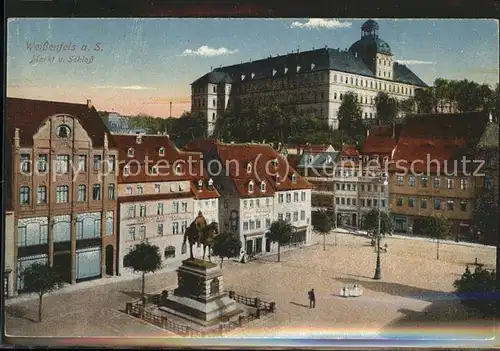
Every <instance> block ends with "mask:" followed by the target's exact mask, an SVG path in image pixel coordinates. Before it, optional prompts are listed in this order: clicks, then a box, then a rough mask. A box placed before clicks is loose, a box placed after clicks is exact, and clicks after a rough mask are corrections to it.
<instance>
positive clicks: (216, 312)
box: [160, 259, 243, 326]
mask: <svg viewBox="0 0 500 351" xmlns="http://www.w3.org/2000/svg"><path fill="white" fill-rule="evenodd" d="M177 280H178V287H177V289H175V290H174V294H173V295H170V296H168V298H167V299H166V301H165V303H164V306H162V307H160V310H162V311H165V312H168V313H171V314H174V315H176V316H179V317H182V318H185V319H187V320H190V321H192V322H195V323H198V324H201V325H204V326H208V325H213V324H216V323H219V322H220V321H222V320H225V319H231V318H233V317H237V316H238V315H240V314H241V313H243V311H242V310H241V309H239V308H238V307H237V306H236V302H235V301H234V300H233V299H231V298H229V296H228V294H227V293H225V292H224V280H223V275H222V270H221V269H220V268H219V267H218V265H216V264H214V263H211V262H206V261H202V260H199V259H188V260H185V261H182V265H181V266H180V267H179V268H178V269H177Z"/></svg>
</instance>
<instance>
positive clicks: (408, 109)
mask: <svg viewBox="0 0 500 351" xmlns="http://www.w3.org/2000/svg"><path fill="white" fill-rule="evenodd" d="M399 108H400V110H401V112H403V113H404V114H405V115H409V114H412V113H415V112H417V103H416V101H415V98H408V99H406V100H403V101H401V102H400V103H399Z"/></svg>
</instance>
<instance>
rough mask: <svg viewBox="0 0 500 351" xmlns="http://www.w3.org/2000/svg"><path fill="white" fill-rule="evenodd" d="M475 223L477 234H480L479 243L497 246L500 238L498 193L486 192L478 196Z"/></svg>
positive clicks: (474, 216)
mask: <svg viewBox="0 0 500 351" xmlns="http://www.w3.org/2000/svg"><path fill="white" fill-rule="evenodd" d="M475 203H476V208H475V209H474V215H473V223H474V229H475V230H476V232H479V233H480V236H479V238H478V239H479V241H480V242H481V243H482V244H486V245H496V243H497V238H498V216H494V215H492V213H498V192H493V191H484V192H482V193H480V194H478V196H477V199H476V201H475Z"/></svg>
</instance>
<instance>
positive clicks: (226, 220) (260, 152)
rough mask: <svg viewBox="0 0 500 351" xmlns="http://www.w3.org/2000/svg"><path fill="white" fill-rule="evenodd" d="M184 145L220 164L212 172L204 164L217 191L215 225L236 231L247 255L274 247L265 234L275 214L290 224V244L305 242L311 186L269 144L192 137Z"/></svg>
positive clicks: (205, 158)
mask: <svg viewBox="0 0 500 351" xmlns="http://www.w3.org/2000/svg"><path fill="white" fill-rule="evenodd" d="M187 149H188V150H191V151H199V152H202V153H203V155H204V157H203V158H204V162H205V164H210V163H212V160H217V162H219V163H220V164H221V165H222V169H220V171H219V172H218V174H217V175H216V174H214V173H213V170H210V169H207V172H208V173H211V174H210V176H212V177H213V179H214V183H215V185H216V187H217V189H218V191H219V192H220V195H221V201H220V205H219V223H220V229H221V231H226V232H231V233H234V234H236V235H238V237H239V238H240V240H241V242H242V248H243V250H244V251H245V252H246V253H247V254H249V255H254V254H257V255H258V254H261V253H264V252H275V251H277V248H278V246H277V244H276V243H272V242H271V241H269V240H267V238H266V233H267V232H268V229H269V227H270V226H271V223H272V222H274V221H276V220H278V219H283V220H287V221H289V222H290V223H291V224H292V225H293V227H294V229H295V233H294V235H293V238H292V240H291V243H290V244H293V245H307V244H309V243H310V241H311V224H310V223H311V188H312V186H311V184H310V183H309V182H307V181H306V180H305V179H304V178H303V177H302V176H300V175H298V174H297V173H296V172H295V170H293V169H292V168H290V167H289V165H288V163H287V160H286V158H285V157H283V156H281V155H280V154H279V153H278V152H277V151H275V150H274V149H273V148H272V147H271V146H269V145H266V144H224V143H221V142H218V141H214V140H203V141H196V140H195V141H193V142H191V143H190V144H188V145H187ZM266 164H267V165H268V166H267V169H268V170H270V172H266V167H265V165H266ZM233 166H234V167H233ZM271 173H272V174H271Z"/></svg>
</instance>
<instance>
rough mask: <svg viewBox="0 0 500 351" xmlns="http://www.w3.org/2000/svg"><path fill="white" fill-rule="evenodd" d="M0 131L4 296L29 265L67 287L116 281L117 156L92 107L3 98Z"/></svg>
mask: <svg viewBox="0 0 500 351" xmlns="http://www.w3.org/2000/svg"><path fill="white" fill-rule="evenodd" d="M5 127H6V133H5V138H6V142H5V146H6V149H7V150H6V152H5V154H4V155H5V157H6V165H7V169H8V170H9V171H8V176H7V178H8V179H7V184H8V187H6V189H9V191H10V193H9V194H8V202H9V203H10V204H9V205H8V208H10V209H11V212H10V213H13V214H11V215H9V221H12V220H13V224H12V223H11V227H13V229H14V230H13V232H12V233H10V232H9V231H8V232H7V235H8V236H12V237H9V238H8V240H6V243H8V244H9V247H6V248H5V251H6V252H7V253H9V255H7V258H8V260H9V262H6V266H7V267H8V270H10V271H11V273H10V275H11V280H9V282H10V287H9V289H8V290H9V291H10V292H12V293H15V292H21V291H22V290H23V281H22V279H21V273H22V272H23V270H24V269H25V268H26V267H27V266H29V265H30V264H32V263H35V262H40V263H45V262H46V263H49V264H50V266H52V267H54V268H55V269H56V270H57V271H58V272H59V273H60V274H61V276H62V277H63V278H64V279H65V280H66V282H68V283H76V282H80V281H84V280H89V279H96V278H101V277H105V276H112V275H115V274H116V252H117V239H116V238H117V237H116V230H115V228H116V212H115V209H116V164H117V150H116V147H115V144H114V141H113V139H112V138H111V135H110V133H109V131H108V130H107V128H106V126H105V125H104V123H103V121H102V119H101V118H100V116H99V114H98V113H97V111H96V109H95V108H94V106H93V105H92V102H91V101H90V100H88V101H87V103H85V104H74V103H63V102H57V101H41V100H29V99H20V98H7V100H6V122H5Z"/></svg>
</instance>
